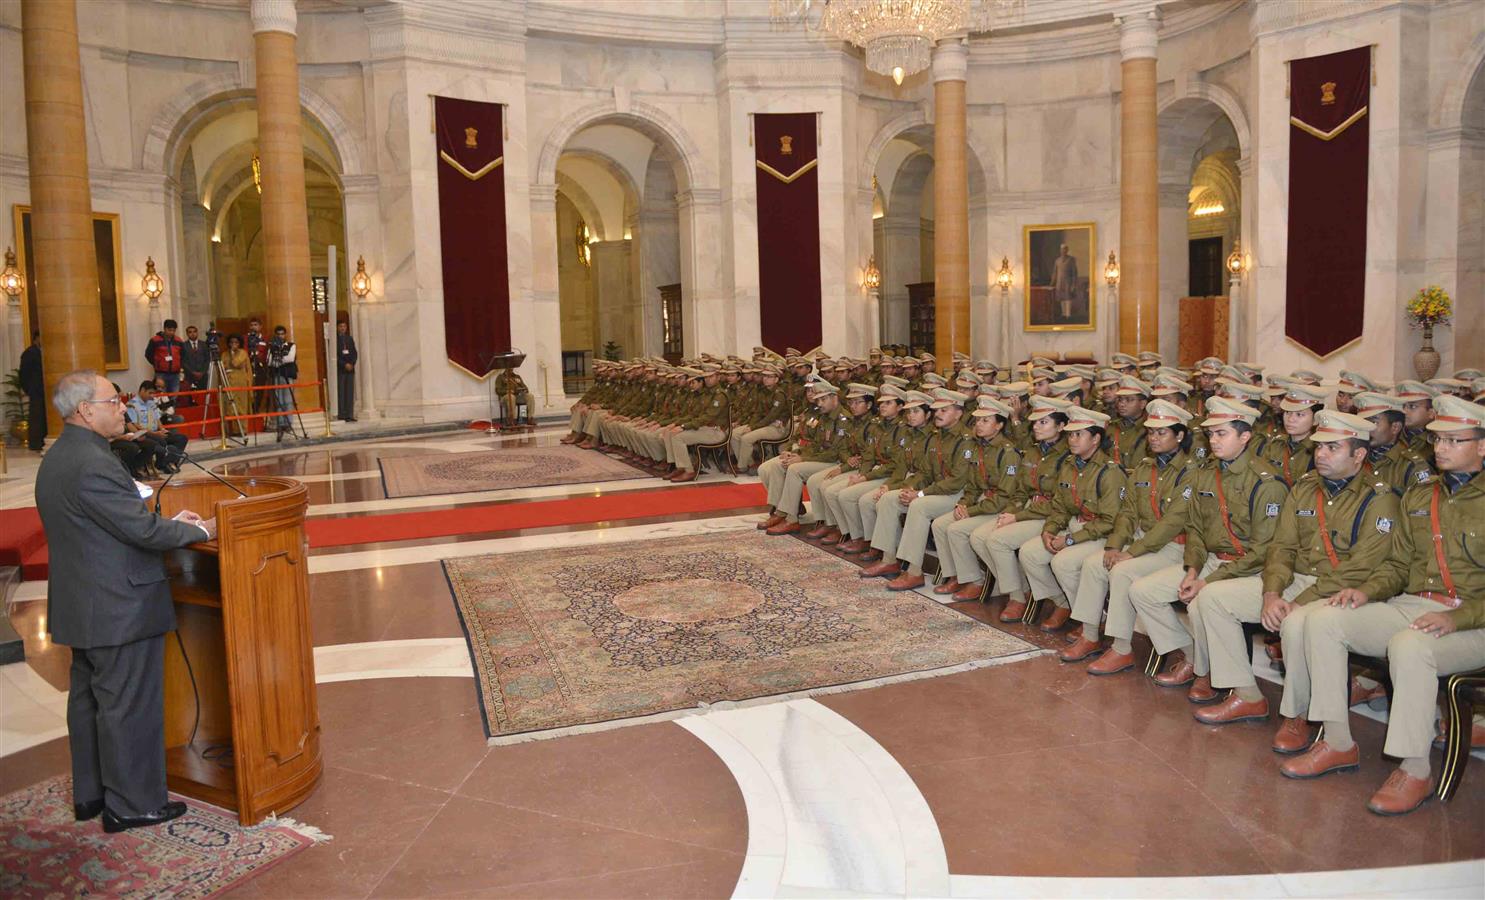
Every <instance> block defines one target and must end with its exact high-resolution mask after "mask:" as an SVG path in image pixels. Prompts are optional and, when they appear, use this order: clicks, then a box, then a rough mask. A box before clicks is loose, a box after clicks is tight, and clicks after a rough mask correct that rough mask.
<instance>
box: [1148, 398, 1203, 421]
mask: <svg viewBox="0 0 1485 900" xmlns="http://www.w3.org/2000/svg"><path fill="white" fill-rule="evenodd" d="M1192 418H1193V416H1192V415H1191V413H1189V412H1187V411H1186V410H1184V409H1182V408H1181V407H1179V406H1177V405H1175V404H1174V403H1172V402H1170V401H1169V400H1151V401H1150V405H1148V406H1146V407H1145V427H1146V428H1169V427H1171V426H1172V425H1188V424H1190V422H1191V419H1192Z"/></svg>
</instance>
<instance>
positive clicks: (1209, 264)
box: [1187, 237, 1226, 297]
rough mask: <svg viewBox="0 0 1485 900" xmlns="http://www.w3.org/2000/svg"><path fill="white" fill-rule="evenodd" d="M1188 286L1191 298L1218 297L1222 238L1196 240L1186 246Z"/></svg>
mask: <svg viewBox="0 0 1485 900" xmlns="http://www.w3.org/2000/svg"><path fill="white" fill-rule="evenodd" d="M1187 247H1188V250H1187V259H1188V260H1189V262H1190V276H1189V279H1188V280H1189V284H1188V285H1187V287H1188V288H1190V294H1191V296H1193V297H1220V296H1222V295H1223V294H1225V293H1226V291H1224V290H1223V289H1222V238H1220V237H1209V238H1196V239H1194V240H1192V241H1189V242H1188V244H1187Z"/></svg>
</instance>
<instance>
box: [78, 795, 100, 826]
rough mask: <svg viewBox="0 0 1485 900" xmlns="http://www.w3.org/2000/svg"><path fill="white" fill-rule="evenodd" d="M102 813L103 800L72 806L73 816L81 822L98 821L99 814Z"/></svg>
mask: <svg viewBox="0 0 1485 900" xmlns="http://www.w3.org/2000/svg"><path fill="white" fill-rule="evenodd" d="M101 812H103V800H102V799H98V800H89V801H88V802H87V803H74V804H72V815H73V816H74V817H75V818H76V819H77V821H79V822H86V821H87V820H89V819H96V818H97V817H98V814H99V813H101Z"/></svg>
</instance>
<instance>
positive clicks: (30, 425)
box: [26, 394, 46, 451]
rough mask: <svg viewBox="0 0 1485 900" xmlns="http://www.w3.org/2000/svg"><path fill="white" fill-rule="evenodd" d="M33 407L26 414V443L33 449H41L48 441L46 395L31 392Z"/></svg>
mask: <svg viewBox="0 0 1485 900" xmlns="http://www.w3.org/2000/svg"><path fill="white" fill-rule="evenodd" d="M27 399H28V400H30V401H31V409H30V410H29V411H28V413H27V415H26V428H27V429H28V431H27V434H26V445H27V446H28V447H30V448H31V449H32V450H37V451H40V450H41V447H42V445H43V444H44V443H46V395H45V394H31V395H30V396H29V397H28V398H27Z"/></svg>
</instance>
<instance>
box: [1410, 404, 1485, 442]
mask: <svg viewBox="0 0 1485 900" xmlns="http://www.w3.org/2000/svg"><path fill="white" fill-rule="evenodd" d="M1433 412H1434V417H1433V421H1432V422H1429V423H1428V424H1427V425H1425V426H1423V427H1424V428H1427V429H1428V430H1429V431H1433V432H1441V433H1444V434H1448V433H1449V432H1452V431H1469V430H1472V429H1475V428H1485V406H1481V405H1480V404H1478V403H1471V402H1470V401H1468V400H1466V399H1464V398H1463V397H1455V396H1454V395H1453V394H1445V395H1443V396H1442V397H1439V398H1438V399H1437V400H1435V401H1434V404H1433Z"/></svg>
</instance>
